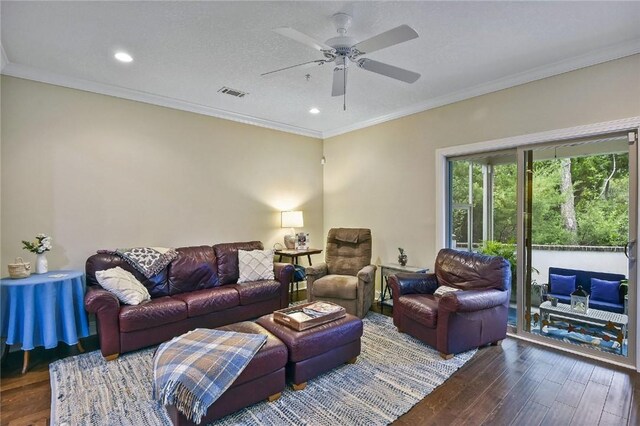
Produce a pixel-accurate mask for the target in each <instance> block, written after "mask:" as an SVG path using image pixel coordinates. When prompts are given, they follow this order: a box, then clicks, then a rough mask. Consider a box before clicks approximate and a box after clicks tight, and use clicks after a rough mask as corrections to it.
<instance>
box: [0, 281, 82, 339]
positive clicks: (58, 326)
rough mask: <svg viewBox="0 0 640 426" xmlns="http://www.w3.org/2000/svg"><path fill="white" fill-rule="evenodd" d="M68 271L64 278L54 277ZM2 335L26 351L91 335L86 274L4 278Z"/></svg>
mask: <svg viewBox="0 0 640 426" xmlns="http://www.w3.org/2000/svg"><path fill="white" fill-rule="evenodd" d="M57 274H64V275H65V276H64V277H52V276H55V275H57ZM0 290H1V295H0V297H1V299H0V307H1V310H0V336H2V337H6V338H7V342H6V343H7V344H8V345H17V344H19V343H21V344H22V349H23V350H26V351H28V350H31V349H33V348H35V347H37V346H44V347H45V348H47V349H50V348H55V347H56V346H58V342H65V343H67V344H69V345H75V344H76V343H78V338H80V337H86V336H88V335H89V325H88V322H87V314H86V312H85V310H84V291H85V284H84V274H83V273H82V272H80V271H51V272H49V273H46V274H39V275H31V276H30V277H28V278H21V279H11V278H2V280H0Z"/></svg>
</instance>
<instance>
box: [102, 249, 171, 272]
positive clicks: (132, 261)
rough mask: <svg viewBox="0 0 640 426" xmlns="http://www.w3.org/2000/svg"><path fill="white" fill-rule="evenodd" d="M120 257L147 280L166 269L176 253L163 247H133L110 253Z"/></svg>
mask: <svg viewBox="0 0 640 426" xmlns="http://www.w3.org/2000/svg"><path fill="white" fill-rule="evenodd" d="M112 253H113V254H115V255H118V256H120V257H121V258H123V259H124V260H125V262H127V263H128V264H129V265H131V266H133V267H134V268H135V269H136V270H137V271H138V272H140V273H141V274H142V275H144V276H145V277H147V278H151V277H153V276H154V275H155V274H157V273H158V272H160V271H162V270H163V269H164V268H166V267H167V265H168V264H169V263H171V261H172V260H173V259H175V258H176V257H178V252H177V251H175V249H172V248H165V247H134V248H124V249H117V250H115V251H113V252H112Z"/></svg>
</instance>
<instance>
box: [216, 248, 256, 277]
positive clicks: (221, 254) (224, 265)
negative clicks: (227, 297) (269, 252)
mask: <svg viewBox="0 0 640 426" xmlns="http://www.w3.org/2000/svg"><path fill="white" fill-rule="evenodd" d="M262 249H264V246H263V245H262V243H261V242H260V241H247V242H241V243H224V244H216V245H215V246H213V250H214V252H215V255H216V262H217V264H218V279H219V281H220V284H221V285H224V284H234V283H237V282H238V277H239V275H240V272H239V269H238V250H262Z"/></svg>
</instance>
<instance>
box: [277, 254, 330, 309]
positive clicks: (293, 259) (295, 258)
mask: <svg viewBox="0 0 640 426" xmlns="http://www.w3.org/2000/svg"><path fill="white" fill-rule="evenodd" d="M320 253H322V250H320V249H306V250H294V249H291V250H289V249H287V250H276V251H275V252H274V254H276V255H278V256H279V257H278V262H282V256H284V257H290V258H291V263H292V264H293V265H294V266H295V265H296V264H297V263H298V258H299V257H302V256H307V260H308V261H309V266H313V265H312V264H311V255H312V254H320ZM293 283H295V284H296V291H298V283H299V281H296V279H295V271H294V273H293V276H292V277H291V288H290V290H289V294H290V299H291V300H292V301H293Z"/></svg>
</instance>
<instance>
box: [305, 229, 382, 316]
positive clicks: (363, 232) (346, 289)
mask: <svg viewBox="0 0 640 426" xmlns="http://www.w3.org/2000/svg"><path fill="white" fill-rule="evenodd" d="M370 263H371V230H369V229H359V228H333V229H330V230H329V234H328V235H327V250H326V257H325V263H320V264H318V265H315V266H309V267H307V268H306V271H305V272H306V274H307V300H309V301H310V302H312V301H314V300H324V301H327V302H332V303H335V304H337V305H340V306H342V307H344V308H345V309H346V310H347V312H348V313H350V314H352V315H356V316H358V317H360V318H363V317H364V316H365V315H366V314H367V312H368V311H369V308H370V307H371V304H372V303H373V298H374V292H375V284H374V283H375V277H376V267H375V266H374V265H371V264H370Z"/></svg>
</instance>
